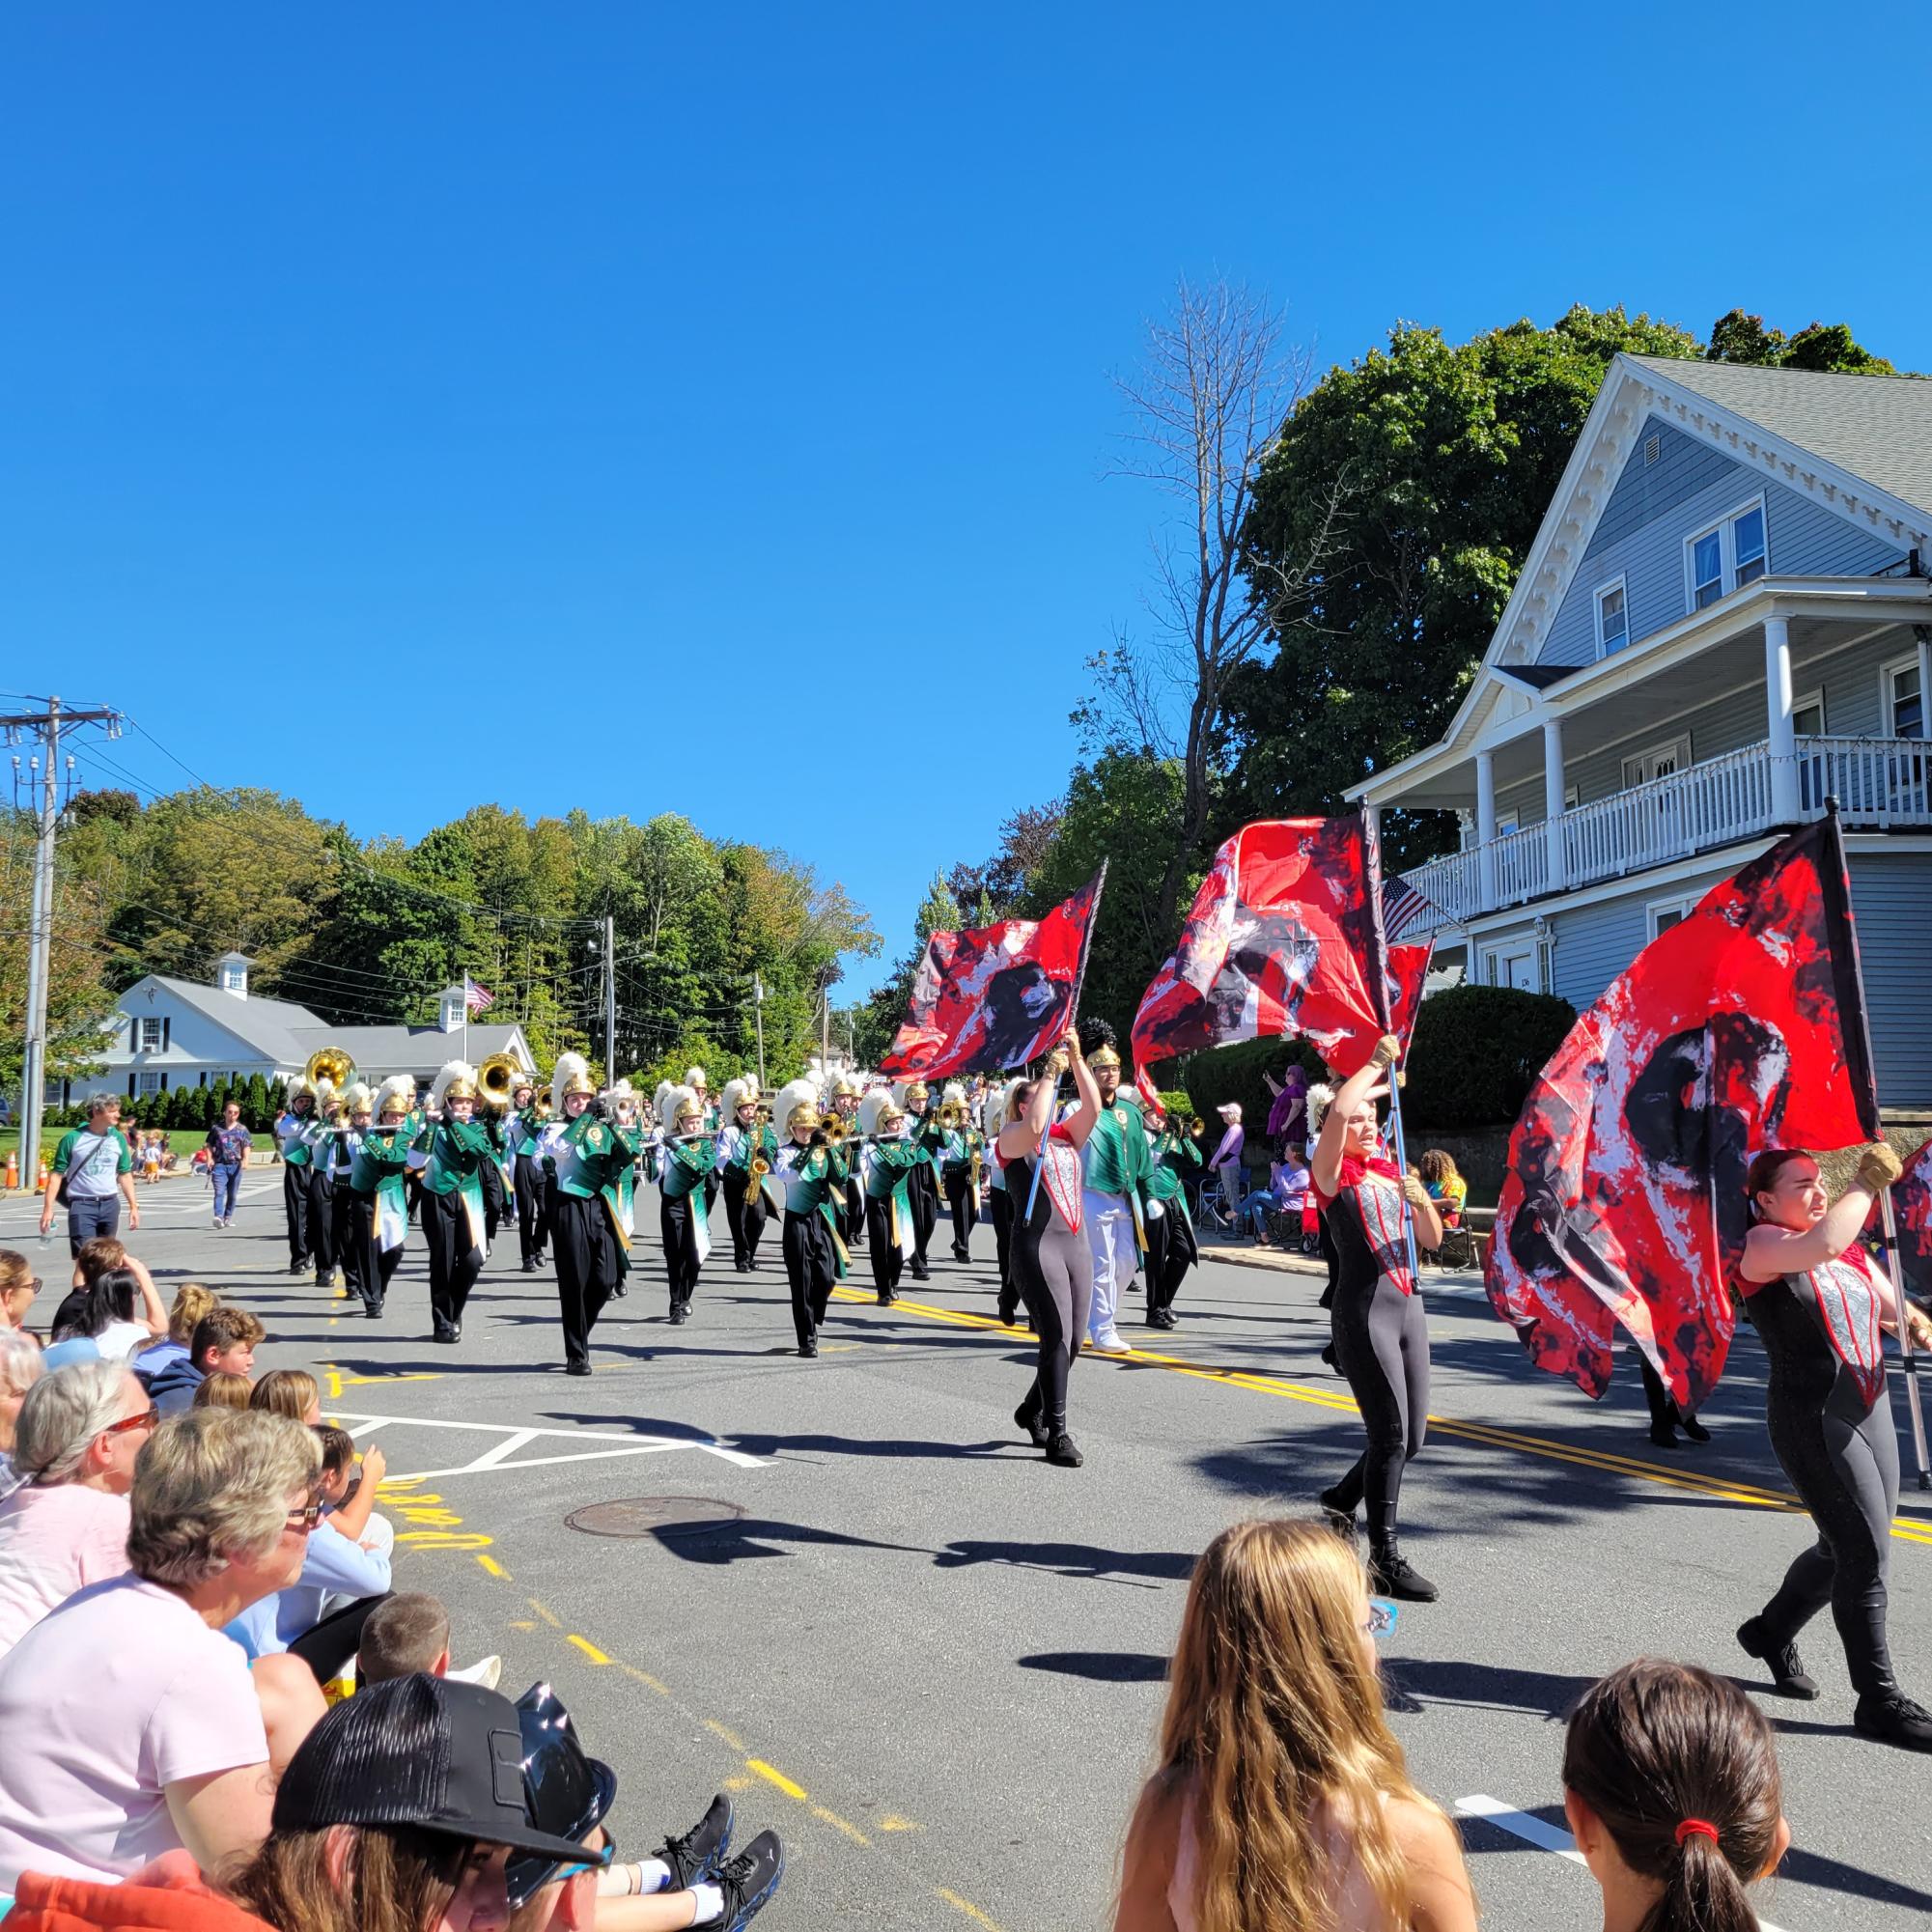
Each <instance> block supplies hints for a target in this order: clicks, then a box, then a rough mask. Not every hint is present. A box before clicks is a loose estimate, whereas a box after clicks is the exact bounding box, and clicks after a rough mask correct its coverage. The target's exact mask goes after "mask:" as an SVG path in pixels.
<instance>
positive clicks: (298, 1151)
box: [275, 1074, 317, 1274]
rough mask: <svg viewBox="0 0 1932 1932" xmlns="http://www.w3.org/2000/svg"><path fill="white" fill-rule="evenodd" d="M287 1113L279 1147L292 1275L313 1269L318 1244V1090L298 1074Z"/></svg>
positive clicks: (278, 1125) (278, 1124) (282, 1121)
mask: <svg viewBox="0 0 1932 1932" xmlns="http://www.w3.org/2000/svg"><path fill="white" fill-rule="evenodd" d="M286 1108H287V1110H286V1111H285V1112H284V1113H283V1115H282V1117H281V1119H280V1120H278V1121H277V1122H276V1123H275V1144H276V1145H277V1146H278V1147H279V1148H280V1149H281V1150H282V1212H283V1214H284V1215H286V1216H287V1217H288V1222H289V1273H290V1274H301V1273H302V1272H303V1270H304V1269H306V1268H307V1267H308V1265H309V1255H310V1253H311V1252H312V1251H313V1248H314V1243H313V1242H312V1240H311V1239H310V1232H309V1168H310V1165H311V1163H312V1162H313V1160H314V1158H315V1157H314V1150H313V1147H312V1145H311V1143H310V1135H311V1134H314V1133H315V1131H316V1125H317V1123H316V1090H315V1088H314V1087H313V1086H311V1085H310V1084H309V1082H308V1080H307V1078H304V1077H303V1076H302V1075H300V1074H297V1075H296V1076H295V1078H294V1079H292V1080H291V1081H290V1082H289V1097H288V1101H287V1103H286Z"/></svg>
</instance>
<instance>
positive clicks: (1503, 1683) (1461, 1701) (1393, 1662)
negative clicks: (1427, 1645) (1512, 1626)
mask: <svg viewBox="0 0 1932 1932" xmlns="http://www.w3.org/2000/svg"><path fill="white" fill-rule="evenodd" d="M1382 1676H1383V1681H1384V1683H1385V1684H1386V1685H1388V1686H1390V1687H1391V1688H1392V1689H1394V1690H1397V1691H1399V1692H1401V1693H1402V1694H1404V1695H1405V1696H1408V1697H1411V1698H1414V1700H1415V1702H1416V1703H1417V1704H1419V1705H1420V1706H1421V1707H1422V1708H1423V1709H1425V1710H1426V1709H1427V1708H1428V1707H1429V1706H1430V1705H1432V1704H1442V1705H1450V1706H1453V1707H1455V1708H1457V1709H1461V1710H1485V1711H1526V1712H1528V1713H1529V1714H1530V1715H1531V1716H1533V1717H1540V1718H1543V1719H1545V1720H1546V1721H1547V1722H1551V1723H1561V1722H1564V1721H1565V1720H1566V1719H1567V1718H1568V1717H1569V1715H1570V1710H1571V1707H1572V1706H1573V1705H1574V1704H1575V1703H1576V1701H1577V1699H1578V1698H1579V1697H1581V1696H1582V1694H1583V1693H1584V1692H1585V1691H1587V1690H1588V1689H1589V1688H1590V1686H1591V1685H1592V1684H1594V1683H1595V1682H1596V1681H1597V1680H1596V1679H1595V1678H1594V1677H1577V1676H1570V1675H1568V1674H1565V1673H1559V1672H1555V1671H1550V1670H1516V1669H1511V1668H1510V1667H1509V1666H1506V1665H1499V1664H1473V1663H1469V1662H1466V1661H1464V1660H1461V1659H1453V1658H1441V1659H1426V1658H1414V1657H1404V1658H1397V1659H1386V1660H1385V1661H1384V1663H1383V1666H1382Z"/></svg>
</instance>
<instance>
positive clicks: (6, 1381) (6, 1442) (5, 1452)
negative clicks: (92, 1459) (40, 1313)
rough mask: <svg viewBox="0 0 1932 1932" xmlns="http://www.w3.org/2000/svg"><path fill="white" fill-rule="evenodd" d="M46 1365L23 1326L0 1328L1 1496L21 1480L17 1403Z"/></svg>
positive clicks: (13, 1488)
mask: <svg viewBox="0 0 1932 1932" xmlns="http://www.w3.org/2000/svg"><path fill="white" fill-rule="evenodd" d="M35 1285H36V1286H38V1285H39V1284H38V1283H36V1284H35ZM45 1367H46V1364H45V1363H44V1362H43V1361H42V1359H41V1345H40V1343H39V1342H37V1341H36V1340H35V1339H34V1338H33V1336H32V1335H30V1334H29V1333H28V1332H27V1331H26V1330H25V1329H7V1328H0V1497H6V1496H10V1495H12V1493H13V1492H14V1490H15V1489H16V1488H18V1487H19V1484H20V1482H21V1480H22V1478H21V1477H20V1476H19V1475H17V1474H16V1473H15V1472H14V1429H15V1427H16V1426H17V1424H18V1422H19V1418H20V1404H21V1403H22V1402H24V1401H25V1400H26V1399H27V1391H28V1389H30V1388H31V1387H33V1386H34V1384H35V1383H37V1382H38V1381H39V1380H40V1379H41V1376H42V1373H43V1371H44V1370H45Z"/></svg>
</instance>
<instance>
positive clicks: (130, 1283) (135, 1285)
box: [53, 1264, 168, 1362]
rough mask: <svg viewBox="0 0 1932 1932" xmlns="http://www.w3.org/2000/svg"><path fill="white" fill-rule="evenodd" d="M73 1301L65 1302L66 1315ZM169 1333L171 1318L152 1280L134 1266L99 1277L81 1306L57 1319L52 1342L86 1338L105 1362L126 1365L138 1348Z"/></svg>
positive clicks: (71, 1298)
mask: <svg viewBox="0 0 1932 1932" xmlns="http://www.w3.org/2000/svg"><path fill="white" fill-rule="evenodd" d="M72 1302H73V1297H72V1296H70V1297H69V1298H68V1300H67V1302H63V1303H62V1311H63V1313H64V1314H67V1311H68V1310H69V1309H70V1307H72ZM167 1331H168V1318H167V1316H166V1315H165V1314H164V1313H163V1312H162V1309H161V1298H160V1296H159V1295H157V1294H156V1293H155V1292H154V1280H153V1278H152V1277H151V1276H150V1275H149V1274H148V1271H147V1270H146V1269H145V1268H142V1267H140V1266H139V1265H138V1264H131V1265H130V1266H128V1267H126V1268H110V1269H108V1270H107V1271H106V1273H105V1274H99V1275H98V1276H96V1278H95V1282H94V1285H93V1287H91V1288H89V1289H86V1290H85V1291H83V1292H82V1298H81V1302H80V1305H79V1307H78V1308H75V1309H73V1311H72V1313H71V1314H67V1319H66V1320H65V1321H63V1320H61V1319H59V1318H56V1320H55V1322H54V1328H53V1339H54V1340H55V1341H57V1342H64V1341H70V1340H72V1339H73V1338H74V1337H75V1336H81V1335H84V1336H86V1337H87V1338H88V1339H89V1340H90V1341H92V1342H93V1343H94V1345H95V1347H96V1348H97V1349H98V1351H99V1352H100V1355H101V1357H102V1358H104V1359H105V1360H108V1361H118V1362H125V1361H126V1359H127V1358H128V1357H129V1356H130V1355H132V1354H133V1352H134V1351H135V1349H137V1348H145V1347H146V1346H147V1345H148V1344H149V1343H150V1342H152V1341H153V1340H154V1338H155V1336H157V1335H164V1334H166V1333H167Z"/></svg>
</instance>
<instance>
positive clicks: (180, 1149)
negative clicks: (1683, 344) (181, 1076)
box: [0, 1127, 265, 1163]
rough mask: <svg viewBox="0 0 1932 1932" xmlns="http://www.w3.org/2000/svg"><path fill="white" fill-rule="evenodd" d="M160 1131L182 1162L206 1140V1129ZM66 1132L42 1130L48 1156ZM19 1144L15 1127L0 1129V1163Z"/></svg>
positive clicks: (259, 1136) (259, 1143) (258, 1137)
mask: <svg viewBox="0 0 1932 1932" xmlns="http://www.w3.org/2000/svg"><path fill="white" fill-rule="evenodd" d="M161 1131H162V1132H163V1133H164V1134H166V1135H167V1136H168V1145H169V1146H170V1147H172V1148H173V1149H174V1150H175V1152H176V1153H177V1154H179V1155H180V1156H181V1158H182V1160H183V1161H186V1160H188V1159H189V1158H190V1157H191V1156H192V1155H193V1153H194V1151H195V1149H196V1148H197V1147H199V1146H200V1145H201V1144H202V1142H203V1141H204V1140H206V1139H207V1138H208V1129H207V1128H205V1127H168V1128H163V1129H162V1130H161ZM66 1132H67V1129H66V1128H64V1127H48V1128H43V1129H42V1132H41V1145H42V1147H44V1148H45V1149H46V1150H47V1153H48V1155H49V1156H51V1155H52V1153H53V1151H54V1149H55V1148H56V1147H58V1146H59V1145H60V1144H61V1136H62V1135H63V1134H66ZM264 1138H265V1136H264V1135H262V1134H257V1135H256V1136H255V1141H256V1151H257V1152H258V1153H259V1152H260V1151H261V1146H262V1142H263V1140H264ZM127 1142H128V1145H129V1146H132V1145H133V1142H134V1136H133V1134H128V1136H127ZM19 1144H20V1130H19V1129H18V1128H17V1127H0V1163H4V1162H6V1159H7V1156H8V1155H9V1154H11V1153H13V1152H14V1150H15V1149H16V1148H18V1146H19Z"/></svg>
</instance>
